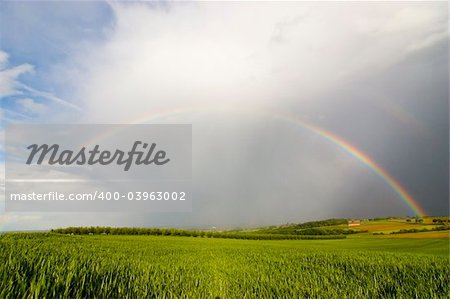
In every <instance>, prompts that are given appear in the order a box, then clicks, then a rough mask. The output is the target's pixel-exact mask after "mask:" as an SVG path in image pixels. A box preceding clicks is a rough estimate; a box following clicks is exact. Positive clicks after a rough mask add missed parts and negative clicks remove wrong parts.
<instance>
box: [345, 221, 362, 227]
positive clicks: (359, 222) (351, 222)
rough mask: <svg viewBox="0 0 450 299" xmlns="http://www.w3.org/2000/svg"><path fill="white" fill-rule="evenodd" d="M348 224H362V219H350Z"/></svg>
mask: <svg viewBox="0 0 450 299" xmlns="http://www.w3.org/2000/svg"><path fill="white" fill-rule="evenodd" d="M347 225H348V226H360V225H361V220H348V221H347Z"/></svg>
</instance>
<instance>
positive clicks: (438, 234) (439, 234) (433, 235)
mask: <svg viewBox="0 0 450 299" xmlns="http://www.w3.org/2000/svg"><path fill="white" fill-rule="evenodd" d="M378 237H381V238H387V239H449V238H450V232H449V231H434V232H421V233H409V234H393V235H381V236H378Z"/></svg>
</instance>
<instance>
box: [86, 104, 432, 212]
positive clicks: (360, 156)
mask: <svg viewBox="0 0 450 299" xmlns="http://www.w3.org/2000/svg"><path fill="white" fill-rule="evenodd" d="M228 108H229V107H228ZM232 108H233V109H236V107H232ZM210 109H218V110H220V111H222V108H220V106H217V105H214V106H212V105H211V106H209V108H208V105H200V106H189V107H186V108H177V109H167V110H161V111H157V112H152V113H150V114H144V115H143V116H141V117H138V118H134V119H130V120H129V121H127V122H126V124H142V123H146V122H148V121H151V120H155V119H156V118H159V117H167V116H173V115H176V114H185V113H190V112H198V111H202V110H204V111H210ZM237 109H238V110H237V111H239V112H242V111H245V110H246V108H244V107H242V106H240V107H239V108H237ZM248 110H249V112H251V113H255V112H259V113H263V114H264V115H268V116H270V117H272V118H274V119H277V120H281V121H284V122H288V123H290V124H293V125H295V126H299V127H301V128H303V129H306V130H308V131H310V132H312V133H314V134H317V135H319V136H321V137H322V138H324V139H326V140H328V141H330V142H331V143H333V144H334V145H336V146H338V147H339V148H341V149H343V150H344V151H345V152H347V153H349V154H350V155H351V156H352V157H354V158H355V159H356V160H358V161H360V162H362V163H363V164H364V165H366V166H367V167H368V168H369V169H371V170H372V171H373V172H374V173H375V174H377V175H378V177H380V178H381V179H382V180H383V181H384V182H385V183H386V184H387V185H388V186H389V187H390V188H391V189H392V190H393V191H394V192H395V193H396V194H397V195H398V197H399V198H400V199H401V200H402V201H403V202H404V203H405V204H406V205H407V206H408V207H409V208H410V209H411V210H412V211H413V212H414V214H416V215H417V216H419V217H424V216H426V215H427V214H426V212H425V210H424V209H423V208H422V207H421V206H420V205H419V203H418V202H417V200H415V199H414V197H413V196H412V195H411V194H410V193H409V192H408V191H407V190H406V189H405V187H403V186H402V185H401V184H400V182H399V181H398V180H397V179H396V178H394V177H393V176H392V175H391V174H390V173H389V172H388V171H387V170H385V169H383V167H382V166H381V165H379V164H378V163H377V162H376V161H375V160H374V159H372V158H371V157H370V156H369V155H367V154H366V153H364V152H363V151H362V150H360V149H359V148H357V147H356V146H354V145H353V144H351V143H350V142H348V141H346V140H345V139H343V138H342V137H339V136H337V135H335V134H334V133H332V132H330V131H327V130H325V129H323V128H321V127H318V126H316V125H313V124H311V123H308V122H306V121H304V120H302V119H300V118H298V117H296V116H294V115H289V114H286V113H282V112H278V111H274V110H273V109H270V110H267V109H255V108H253V107H252V108H250V109H248ZM117 130H120V129H115V130H109V131H107V132H105V133H104V134H101V136H96V137H95V138H93V139H91V140H89V141H88V142H87V143H85V144H91V143H92V142H93V140H98V139H104V138H107V137H110V136H112V135H114V134H115V133H116V131H117Z"/></svg>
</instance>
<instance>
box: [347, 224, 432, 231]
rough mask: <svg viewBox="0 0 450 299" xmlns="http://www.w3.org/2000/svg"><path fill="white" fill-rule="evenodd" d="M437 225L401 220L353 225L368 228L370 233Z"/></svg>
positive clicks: (363, 228) (357, 228) (361, 228)
mask: <svg viewBox="0 0 450 299" xmlns="http://www.w3.org/2000/svg"><path fill="white" fill-rule="evenodd" d="M434 227H435V225H430V224H415V223H407V222H401V221H383V222H381V221H376V222H369V221H365V222H363V223H361V225H360V226H356V227H353V229H355V230H367V231H368V232H369V233H375V232H384V233H389V232H393V231H399V230H401V229H413V228H416V229H423V228H427V229H432V228H434Z"/></svg>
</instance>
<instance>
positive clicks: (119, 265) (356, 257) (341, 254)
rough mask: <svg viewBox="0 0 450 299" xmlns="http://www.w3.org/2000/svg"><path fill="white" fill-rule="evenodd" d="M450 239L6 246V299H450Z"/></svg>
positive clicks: (12, 239)
mask: <svg viewBox="0 0 450 299" xmlns="http://www.w3.org/2000/svg"><path fill="white" fill-rule="evenodd" d="M448 248H449V240H448V239H384V238H372V239H371V238H366V239H364V238H363V239H342V240H270V241H269V240H237V239H215V238H199V237H197V238H194V237H175V236H122V235H120V236H119V235H117V236H111V235H92V236H90V235H82V236H77V235H74V236H70V235H58V234H49V233H22V234H5V235H1V236H0V262H1V264H0V298H45V297H47V298H54V297H58V298H118V297H120V298H298V297H300V298H394V297H395V298H448V294H449V291H450V287H449V286H450V278H449V277H450V266H449V262H450V260H449V255H448V254H449V252H448Z"/></svg>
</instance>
